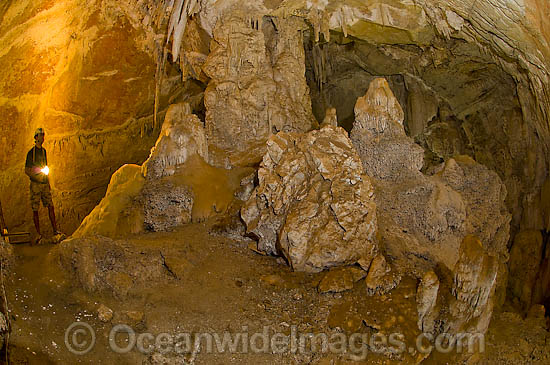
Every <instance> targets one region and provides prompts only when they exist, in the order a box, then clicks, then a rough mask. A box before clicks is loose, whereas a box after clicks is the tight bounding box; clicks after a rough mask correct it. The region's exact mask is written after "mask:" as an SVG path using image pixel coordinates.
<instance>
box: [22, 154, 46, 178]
mask: <svg viewBox="0 0 550 365" xmlns="http://www.w3.org/2000/svg"><path fill="white" fill-rule="evenodd" d="M25 174H26V175H27V176H28V177H30V178H31V180H33V181H37V182H39V181H42V176H41V174H42V173H41V172H40V169H39V168H38V167H36V166H33V163H32V157H31V155H30V153H29V154H27V160H26V161H25Z"/></svg>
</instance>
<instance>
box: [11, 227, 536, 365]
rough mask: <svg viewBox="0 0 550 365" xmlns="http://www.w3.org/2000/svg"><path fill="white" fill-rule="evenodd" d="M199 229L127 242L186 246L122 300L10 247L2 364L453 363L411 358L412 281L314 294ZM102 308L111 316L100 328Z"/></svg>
mask: <svg viewBox="0 0 550 365" xmlns="http://www.w3.org/2000/svg"><path fill="white" fill-rule="evenodd" d="M209 232H210V229H209V224H208V223H197V224H190V225H186V226H183V227H180V228H178V229H176V230H175V231H173V232H169V233H148V234H141V235H136V236H132V237H130V238H127V239H125V241H127V242H130V243H131V247H132V249H134V250H135V251H139V252H141V253H142V254H144V255H146V254H147V252H150V251H151V250H155V249H157V248H158V249H159V250H160V249H162V247H168V246H169V247H181V248H185V252H187V254H186V257H185V262H186V263H187V267H186V269H185V270H183V271H182V272H184V273H185V274H184V275H182V274H181V273H180V274H179V275H178V276H179V277H177V278H176V277H175V278H174V280H171V281H168V282H162V283H158V282H151V283H150V285H146V286H139V287H133V288H132V290H131V291H130V292H128V293H127V294H125V296H124V297H123V298H121V297H117V295H112V294H106V293H101V292H94V293H88V292H85V291H84V290H83V289H82V288H81V287H79V285H78V284H77V283H76V280H75V279H73V278H71V277H69V276H67V275H66V274H63V273H62V272H61V269H60V268H59V267H57V266H56V265H52V261H51V260H48V254H49V253H50V251H52V250H54V249H55V246H52V245H42V246H28V245H15V246H14V253H15V256H16V259H15V265H14V268H13V270H12V273H11V276H9V277H6V278H5V287H6V295H7V300H8V306H9V312H10V317H11V325H12V332H11V335H10V337H9V346H8V349H9V352H8V353H9V358H10V363H12V364H48V363H52V364H78V363H82V364H88V363H89V364H114V363H116V364H188V363H194V364H230V363H235V364H309V363H311V364H348V363H349V364H351V363H354V364H411V363H417V362H419V361H421V360H424V359H425V360H424V362H423V363H456V362H455V355H454V354H453V353H452V352H451V353H449V354H445V355H444V356H438V357H437V359H436V358H434V356H430V357H428V355H427V354H426V355H425V354H423V353H422V351H418V350H417V347H418V345H417V344H416V341H417V336H418V335H419V331H418V329H417V326H416V321H417V312H416V303H415V291H416V285H417V283H416V280H415V279H413V278H403V280H402V281H401V283H400V285H399V286H398V287H397V288H396V289H394V290H393V291H391V292H390V293H389V294H386V295H382V296H380V295H374V296H367V294H366V287H365V283H364V280H360V281H358V282H356V283H355V285H354V288H353V289H352V290H349V291H346V292H343V293H326V294H320V293H318V290H317V285H318V283H319V281H320V280H321V278H322V276H323V274H322V273H320V274H304V273H297V272H292V271H291V270H290V268H289V267H288V266H287V265H286V263H285V262H284V261H283V260H282V259H277V258H274V257H268V256H263V255H260V254H258V253H256V252H254V251H253V250H251V249H250V248H249V244H250V243H251V241H236V240H233V239H229V238H227V237H225V236H221V235H215V234H211V233H209ZM62 244H63V243H61V245H62ZM144 269H145V270H147V268H146V267H145V268H144ZM167 269H168V268H167ZM101 305H103V306H106V307H108V308H110V309H111V310H112V311H113V317H112V319H110V320H108V321H105V320H106V318H103V319H104V320H103V321H102V320H100V318H99V316H98V308H99V307H100V306H101ZM107 319H108V318H107ZM75 322H79V323H77V324H74V323H75ZM71 326H72V327H71ZM90 331H93V333H94V336H95V339H94V338H92V336H91V335H90ZM499 331H502V329H499ZM128 332H130V333H131V334H130V335H129V334H128ZM392 334H393V336H392ZM110 337H111V342H110V340H109V339H110ZM198 344H199V345H198ZM428 345H429V344H428ZM487 346H488V347H490V346H491V344H487ZM424 348H425V347H421V350H422V349H424ZM489 350H490V349H489ZM78 352H85V353H82V354H79V353H78ZM440 355H441V354H440ZM539 357H540V356H539ZM473 358H479V354H474V356H473ZM542 363H544V362H542Z"/></svg>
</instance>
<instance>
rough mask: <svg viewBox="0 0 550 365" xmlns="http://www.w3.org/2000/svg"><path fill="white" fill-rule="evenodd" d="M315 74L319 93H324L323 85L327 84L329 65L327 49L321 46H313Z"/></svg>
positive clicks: (316, 44)
mask: <svg viewBox="0 0 550 365" xmlns="http://www.w3.org/2000/svg"><path fill="white" fill-rule="evenodd" d="M312 55H313V74H314V77H315V81H316V82H317V86H318V87H319V91H323V85H324V84H326V83H327V80H328V72H329V67H330V66H329V64H328V63H327V49H326V47H323V46H322V45H321V44H318V43H315V44H314V45H313V52H312Z"/></svg>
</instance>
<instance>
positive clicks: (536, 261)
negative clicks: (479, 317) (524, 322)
mask: <svg viewBox="0 0 550 365" xmlns="http://www.w3.org/2000/svg"><path fill="white" fill-rule="evenodd" d="M543 252H544V245H543V241H542V235H541V233H540V231H522V232H519V233H518V234H516V236H515V237H514V242H513V244H512V248H511V250H510V262H509V265H508V266H509V268H510V274H509V279H508V290H509V293H508V294H509V296H510V299H512V300H517V301H519V304H520V307H521V308H522V309H523V310H524V311H527V310H528V309H529V308H530V307H531V304H532V300H533V299H534V298H533V296H534V295H533V294H534V288H535V285H536V281H537V278H538V274H539V271H540V269H541V267H540V265H541V257H542V256H543ZM533 304H534V303H533Z"/></svg>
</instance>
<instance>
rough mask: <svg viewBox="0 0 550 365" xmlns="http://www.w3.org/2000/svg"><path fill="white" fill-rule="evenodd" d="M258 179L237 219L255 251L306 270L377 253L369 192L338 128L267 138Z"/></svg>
mask: <svg viewBox="0 0 550 365" xmlns="http://www.w3.org/2000/svg"><path fill="white" fill-rule="evenodd" d="M258 179H259V186H258V187H257V188H256V189H255V191H254V192H253V194H252V196H251V198H250V199H249V200H248V201H247V202H246V203H245V205H244V207H243V209H242V211H241V216H242V218H243V220H244V221H245V223H246V225H247V230H248V232H250V233H253V234H254V235H255V236H257V238H258V239H259V242H258V249H259V250H262V251H265V252H267V253H269V254H282V255H284V256H285V257H286V258H287V260H288V262H289V263H290V265H291V266H292V268H293V269H295V270H299V271H309V272H317V271H321V270H323V269H325V268H329V267H333V266H340V265H347V264H353V263H355V262H357V261H358V260H361V259H362V260H363V261H364V262H370V261H371V260H372V259H373V258H374V256H375V255H376V253H377V251H378V246H377V242H376V229H377V223H376V215H375V211H376V205H375V204H374V197H373V190H372V186H371V184H370V181H369V179H368V178H367V177H366V175H365V174H363V173H362V166H361V162H360V160H359V158H358V156H357V153H356V152H355V150H354V149H353V146H352V144H351V141H350V140H349V138H348V137H347V133H346V132H345V131H344V130H343V129H342V128H338V127H336V128H335V127H332V126H326V127H323V128H322V129H321V130H316V131H312V132H309V133H307V134H295V133H278V134H277V135H275V136H273V137H271V138H270V139H269V141H268V142H267V153H266V154H265V155H264V159H263V161H262V164H261V167H260V170H259V171H258Z"/></svg>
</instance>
